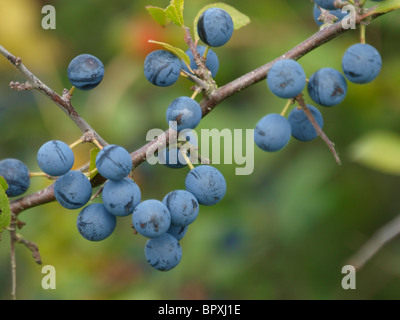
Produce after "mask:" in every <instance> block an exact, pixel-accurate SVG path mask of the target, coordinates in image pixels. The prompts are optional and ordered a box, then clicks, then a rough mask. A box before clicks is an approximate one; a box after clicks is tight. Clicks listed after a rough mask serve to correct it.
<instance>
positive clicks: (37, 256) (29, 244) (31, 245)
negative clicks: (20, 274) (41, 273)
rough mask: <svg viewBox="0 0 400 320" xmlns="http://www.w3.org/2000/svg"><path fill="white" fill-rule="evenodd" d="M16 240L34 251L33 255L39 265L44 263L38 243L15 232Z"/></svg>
mask: <svg viewBox="0 0 400 320" xmlns="http://www.w3.org/2000/svg"><path fill="white" fill-rule="evenodd" d="M14 240H15V242H17V243H22V244H23V245H24V246H25V247H27V248H28V249H29V250H30V251H31V252H32V257H33V259H34V260H35V262H36V263H37V264H38V265H41V264H42V257H41V256H40V253H39V247H38V246H37V244H36V243H34V242H32V241H29V240H26V239H24V238H23V237H22V236H21V235H19V234H15V235H14Z"/></svg>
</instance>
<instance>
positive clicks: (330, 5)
mask: <svg viewBox="0 0 400 320" xmlns="http://www.w3.org/2000/svg"><path fill="white" fill-rule="evenodd" d="M314 1H315V4H317V5H319V6H320V7H321V8H323V9H327V10H334V9H337V8H336V7H335V1H336V0H314Z"/></svg>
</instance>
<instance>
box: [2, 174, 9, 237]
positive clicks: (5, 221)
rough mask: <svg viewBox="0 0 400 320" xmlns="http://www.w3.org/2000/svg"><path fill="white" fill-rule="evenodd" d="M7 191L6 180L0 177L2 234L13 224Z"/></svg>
mask: <svg viewBox="0 0 400 320" xmlns="http://www.w3.org/2000/svg"><path fill="white" fill-rule="evenodd" d="M7 189H8V184H7V182H6V179H4V178H3V177H1V176H0V233H1V232H2V231H3V229H4V228H7V227H8V226H9V225H10V223H11V209H10V201H9V200H8V197H7V195H6V190H7Z"/></svg>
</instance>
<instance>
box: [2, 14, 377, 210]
mask: <svg viewBox="0 0 400 320" xmlns="http://www.w3.org/2000/svg"><path fill="white" fill-rule="evenodd" d="M381 15H383V13H375V12H374V11H373V10H369V11H367V12H365V13H364V14H363V15H361V16H358V17H357V19H356V23H357V25H359V24H360V22H361V21H363V20H364V19H368V20H369V21H370V20H373V19H376V18H377V17H379V16H381ZM348 30H349V29H343V28H342V25H341V23H335V24H334V25H332V26H330V27H326V28H324V29H322V30H320V31H318V32H316V33H315V34H314V35H312V36H311V37H310V38H308V39H307V40H305V41H303V42H302V43H300V44H299V45H297V46H296V47H294V48H293V49H291V50H289V51H288V52H286V53H285V54H283V55H281V56H280V57H278V58H276V59H275V60H273V61H270V62H268V63H267V64H265V65H263V66H261V67H259V68H257V69H255V70H253V71H251V72H249V73H247V74H245V75H243V76H241V77H239V78H237V79H236V80H234V81H232V82H230V83H228V84H226V85H224V86H222V87H220V88H218V89H215V90H212V91H211V92H210V93H209V94H206V95H205V96H204V99H203V100H202V101H201V102H200V105H201V107H202V111H203V117H204V116H206V115H207V114H208V113H210V112H211V111H212V110H213V109H215V108H216V107H217V106H218V105H219V104H220V103H221V102H222V101H224V100H225V99H227V98H229V97H231V96H232V95H234V94H235V93H238V92H240V91H242V90H244V89H246V88H248V87H250V86H252V85H254V84H255V83H258V82H260V81H262V80H264V79H266V77H267V75H268V72H269V70H270V68H271V67H272V65H273V64H274V63H275V62H276V61H278V60H282V59H294V60H298V59H300V58H301V57H303V56H304V55H306V54H307V53H309V52H311V51H313V50H315V49H316V48H318V47H320V46H321V45H323V44H324V43H326V42H328V41H330V40H332V39H334V38H336V37H337V36H338V35H340V34H342V33H344V32H346V31H348ZM0 53H2V54H3V55H4V56H5V57H6V58H7V59H8V60H9V61H10V62H12V63H13V64H14V65H15V66H16V67H17V68H18V66H21V65H22V63H21V59H18V58H16V57H14V56H12V55H11V54H9V53H8V54H7V51H6V50H5V49H4V48H3V47H1V46H0ZM22 66H23V65H22ZM18 69H19V70H20V71H21V72H22V73H24V69H23V68H18ZM27 76H30V77H34V76H33V74H31V73H30V72H29V73H28V74H27ZM33 79H36V77H34V78H33ZM32 81H33V80H32ZM33 82H34V83H35V81H33ZM43 86H44V84H43ZM41 92H42V93H43V92H46V93H48V94H49V95H50V96H51V97H50V98H51V99H52V100H53V101H54V102H56V103H57V104H58V105H59V106H61V107H62V109H63V110H64V111H65V112H66V113H68V114H69V112H68V110H69V108H71V107H72V106H71V105H70V102H67V101H65V100H63V99H62V98H61V97H60V96H58V95H56V94H55V93H54V92H53V91H52V90H50V89H49V90H47V89H41ZM79 118H80V117H79ZM80 119H81V118H80ZM82 121H84V120H83V119H82ZM85 126H88V127H89V125H87V124H86V125H84V127H85ZM89 128H90V127H89ZM168 143H169V130H167V131H165V132H164V133H163V134H161V135H160V136H159V137H157V138H156V139H154V140H153V141H150V142H148V143H147V144H145V145H144V146H142V147H141V148H140V149H138V150H136V151H134V152H133V153H131V157H132V162H133V166H134V167H138V166H139V165H140V164H142V163H143V162H144V161H146V159H147V155H148V154H153V153H154V152H153V151H155V150H157V148H158V147H160V146H165V145H168ZM152 152H153V153H152ZM102 183H104V179H103V178H102V177H101V176H99V175H97V176H96V177H95V178H94V179H92V185H93V186H99V185H101V184H102ZM54 200H55V197H54V190H53V187H52V186H50V187H48V188H46V189H44V190H41V191H38V192H36V193H34V194H31V195H28V196H25V197H22V198H19V199H16V200H14V201H12V202H11V203H10V206H11V210H12V212H14V214H19V213H20V212H22V211H24V210H26V209H28V208H32V207H35V206H38V205H41V204H45V203H48V202H52V201H54Z"/></svg>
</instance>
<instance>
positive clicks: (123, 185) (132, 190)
mask: <svg viewBox="0 0 400 320" xmlns="http://www.w3.org/2000/svg"><path fill="white" fill-rule="evenodd" d="M102 197H103V203H104V206H105V207H106V209H107V210H108V212H110V213H111V214H113V215H115V216H127V215H130V214H131V213H132V212H133V210H134V209H135V208H136V206H137V205H138V204H139V203H140V201H141V192H140V188H139V186H138V185H137V184H136V183H135V182H134V181H133V180H132V179H130V178H124V179H122V180H119V181H113V180H108V181H107V182H106V184H105V185H104V189H103V193H102Z"/></svg>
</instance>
